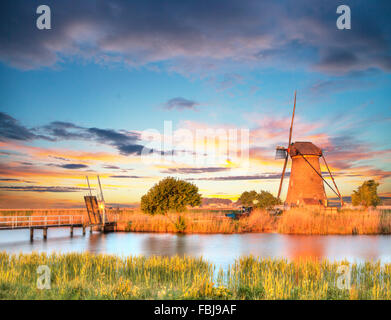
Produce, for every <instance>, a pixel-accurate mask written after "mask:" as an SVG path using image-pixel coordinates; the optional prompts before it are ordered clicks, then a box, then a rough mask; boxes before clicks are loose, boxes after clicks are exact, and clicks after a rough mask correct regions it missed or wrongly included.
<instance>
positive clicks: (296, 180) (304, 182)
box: [276, 92, 343, 206]
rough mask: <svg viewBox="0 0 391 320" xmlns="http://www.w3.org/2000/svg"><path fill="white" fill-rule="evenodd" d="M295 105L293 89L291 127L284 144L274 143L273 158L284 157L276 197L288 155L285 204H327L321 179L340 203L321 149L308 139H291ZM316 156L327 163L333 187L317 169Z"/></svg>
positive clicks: (338, 193)
mask: <svg viewBox="0 0 391 320" xmlns="http://www.w3.org/2000/svg"><path fill="white" fill-rule="evenodd" d="M295 109H296V92H295V99H294V105H293V113H292V121H291V127H290V131H289V142H288V147H287V148H284V147H277V149H276V159H285V161H284V166H283V170H282V175H281V180H280V186H279V189H278V198H279V197H280V194H281V187H282V183H283V180H284V175H285V169H286V166H287V163H288V158H289V157H291V159H292V167H291V173H290V177H289V185H288V193H287V197H286V200H285V204H287V205H289V206H307V205H317V206H327V197H326V192H325V188H324V183H325V184H326V185H327V186H329V187H330V188H331V190H333V192H334V193H335V194H336V195H337V196H338V198H339V199H340V202H341V206H342V205H343V201H342V197H341V194H340V192H339V190H338V187H337V185H336V183H335V181H334V178H333V176H332V174H331V171H330V169H329V167H328V165H327V162H326V159H325V157H324V155H323V152H322V150H321V149H320V148H319V147H318V146H316V145H315V144H313V143H312V142H308V141H305V142H300V141H297V142H294V143H292V142H291V140H292V129H293V120H294V117H295ZM320 158H323V161H324V163H325V165H326V167H327V170H328V172H329V174H330V177H331V179H332V182H333V184H334V187H335V189H336V190H334V189H333V188H332V187H331V186H330V184H329V183H328V182H327V181H326V180H325V179H324V178H323V176H322V171H321V169H320Z"/></svg>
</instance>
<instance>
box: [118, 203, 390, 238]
mask: <svg viewBox="0 0 391 320" xmlns="http://www.w3.org/2000/svg"><path fill="white" fill-rule="evenodd" d="M118 230H119V231H132V232H182V233H223V234H229V233H246V232H253V233H260V232H262V233H263V232H278V233H283V234H307V235H345V234H346V235H348V234H349V235H352V234H360V235H364V234H368V235H372V234H391V212H382V211H365V210H362V211H360V210H341V211H336V210H335V211H328V210H316V209H312V210H311V209H302V208H300V209H291V210H288V211H286V212H284V213H283V214H282V215H278V216H276V215H271V214H269V213H268V212H266V211H262V210H255V211H254V212H252V213H251V215H249V216H248V217H243V218H240V219H238V220H233V219H230V218H227V217H226V216H225V215H224V214H222V213H212V212H207V211H206V212H197V213H195V212H191V211H189V212H186V213H184V214H182V215H180V218H179V216H178V215H177V214H169V215H167V216H161V215H156V216H150V215H145V214H143V213H141V212H139V211H136V210H135V211H132V212H129V213H128V214H124V215H120V218H119V220H118Z"/></svg>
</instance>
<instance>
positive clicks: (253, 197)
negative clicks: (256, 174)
mask: <svg viewBox="0 0 391 320" xmlns="http://www.w3.org/2000/svg"><path fill="white" fill-rule="evenodd" d="M238 201H239V202H240V203H241V204H242V205H243V206H246V207H253V208H260V209H269V208H271V207H273V206H275V205H278V204H281V201H280V199H278V198H276V197H275V196H273V195H272V194H271V193H270V192H267V191H263V190H261V192H259V193H257V192H256V191H254V190H252V191H245V192H243V193H242V194H241V196H240V197H239V200H238Z"/></svg>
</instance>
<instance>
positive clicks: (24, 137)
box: [0, 112, 49, 141]
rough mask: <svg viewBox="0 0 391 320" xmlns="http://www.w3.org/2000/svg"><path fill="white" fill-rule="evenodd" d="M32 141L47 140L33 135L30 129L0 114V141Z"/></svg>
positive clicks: (6, 115)
mask: <svg viewBox="0 0 391 320" xmlns="http://www.w3.org/2000/svg"><path fill="white" fill-rule="evenodd" d="M33 139H46V140H49V138H48V137H45V136H42V135H36V134H34V133H33V132H32V131H31V130H30V129H28V128H26V127H24V126H22V125H20V124H19V122H18V121H17V120H16V119H14V118H13V117H11V116H10V115H8V114H6V113H4V112H0V141H7V140H20V141H28V140H33Z"/></svg>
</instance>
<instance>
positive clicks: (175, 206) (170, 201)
mask: <svg viewBox="0 0 391 320" xmlns="http://www.w3.org/2000/svg"><path fill="white" fill-rule="evenodd" d="M200 204H201V195H200V194H199V193H198V188H197V187H196V186H195V185H194V184H192V183H190V182H186V181H183V180H180V179H175V178H172V177H168V178H165V179H163V180H161V181H159V183H157V184H155V185H154V186H153V187H152V188H151V189H149V191H148V193H147V194H146V195H144V196H143V197H142V198H141V210H142V211H143V212H145V213H149V214H166V213H167V212H168V211H174V212H183V211H185V210H186V207H187V206H192V207H194V206H199V205H200Z"/></svg>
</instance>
